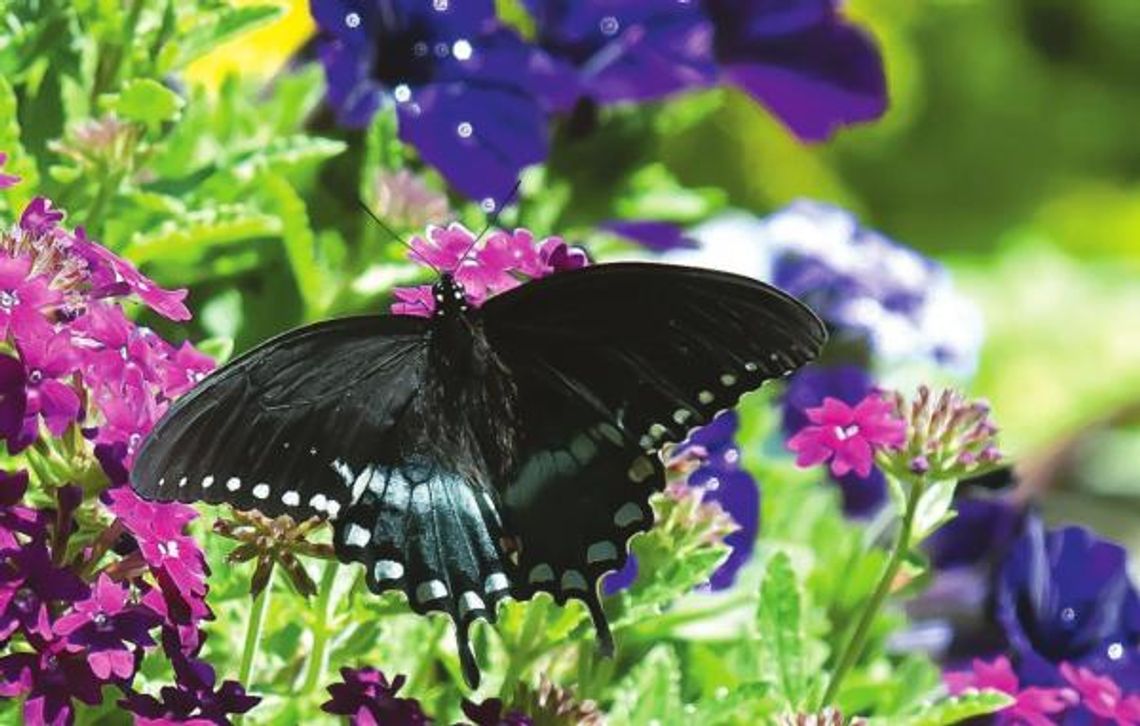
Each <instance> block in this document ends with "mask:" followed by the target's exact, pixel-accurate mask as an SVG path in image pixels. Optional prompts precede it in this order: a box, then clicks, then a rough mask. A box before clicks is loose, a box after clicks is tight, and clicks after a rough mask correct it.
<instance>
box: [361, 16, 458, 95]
mask: <svg viewBox="0 0 1140 726" xmlns="http://www.w3.org/2000/svg"><path fill="white" fill-rule="evenodd" d="M426 20H427V19H426V18H423V17H413V18H401V19H399V20H397V21H396V22H392V23H385V22H384V21H381V27H380V28H379V32H377V33H376V35H375V36H374V37H373V41H374V42H375V56H374V60H373V63H372V70H371V73H370V74H369V75H370V76H371V77H372V78H373V79H375V80H376V81H378V82H379V83H380V84H381V85H382V86H384V87H385V88H389V89H394V88H398V87H400V86H404V87H412V88H414V87H416V86H422V85H424V84H425V83H428V82H430V81H431V80H432V78H433V77H434V76H435V74H436V70H437V64H438V63H439V62H440V61H441V60H443V59H445V58H447V57H448V56H449V55H450V54H451V47H450V46H449V45H448V44H447V43H445V42H439V41H438V40H437V39H436V38H434V37H433V32H432V27H431V25H430V24H429V23H427V22H426ZM408 21H410V22H408ZM401 95H407V94H401Z"/></svg>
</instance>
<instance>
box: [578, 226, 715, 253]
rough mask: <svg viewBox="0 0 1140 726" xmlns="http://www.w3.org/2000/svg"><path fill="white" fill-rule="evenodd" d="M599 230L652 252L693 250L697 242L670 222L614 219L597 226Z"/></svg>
mask: <svg viewBox="0 0 1140 726" xmlns="http://www.w3.org/2000/svg"><path fill="white" fill-rule="evenodd" d="M598 227H599V228H600V229H604V230H606V231H607V232H613V233H614V234H616V235H618V236H619V237H624V238H626V239H628V240H632V241H633V242H637V243H638V244H639V245H641V246H642V247H644V248H645V249H647V250H650V251H652V252H668V251H669V250H679V249H695V248H696V247H697V246H698V244H699V243H698V242H697V241H696V240H695V239H693V238H692V237H689V236H688V235H687V234H686V233H685V230H684V229H683V228H682V227H681V226H680V225H678V224H673V223H672V222H655V221H651V220H644V219H638V220H628V219H615V220H611V221H609V222H603V223H601V224H600V225H598Z"/></svg>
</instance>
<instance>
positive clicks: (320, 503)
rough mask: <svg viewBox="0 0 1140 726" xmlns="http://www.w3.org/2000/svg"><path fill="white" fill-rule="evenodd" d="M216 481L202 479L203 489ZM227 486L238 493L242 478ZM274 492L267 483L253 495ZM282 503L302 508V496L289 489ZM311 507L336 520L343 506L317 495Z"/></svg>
mask: <svg viewBox="0 0 1140 726" xmlns="http://www.w3.org/2000/svg"><path fill="white" fill-rule="evenodd" d="M365 473H368V474H369V475H371V469H366V470H365ZM361 476H362V477H363V476H364V474H362V475H361ZM215 481H216V479H215V478H214V475H213V474H209V475H207V476H205V477H203V478H202V489H203V490H205V489H209V488H211V487H212V486H214V482H215ZM188 482H189V479H188V478H187V477H182V478H181V479H179V480H178V486H179V488H183V487H185V486H186V485H187V483H188ZM165 484H166V478H165V477H164V478H162V479H159V480H158V486H159V487H162V486H163V485H165ZM225 486H226V489H227V490H228V491H231V492H236V491H238V490H239V489H241V478H239V477H236V476H231V477H230V478H229V479H227V480H226V484H225ZM272 492H273V490H272V488H271V487H270V486H269V484H268V483H267V482H260V483H258V484H255V485H254V487H253V489H252V491H251V493H252V494H253V497H254V498H255V499H260V500H262V501H264V500H266V499H268V498H269V495H270V494H272ZM281 503H282V504H284V505H285V506H287V507H299V506H301V494H300V492H298V491H297V490H295V489H289V490H287V491H285V492H284V493H283V494H282V495H281ZM309 506H310V507H312V508H313V509H315V510H317V511H318V512H324V513H325V514H327V515H328V516H329V518H331V519H335V518H336V516H337V515H338V514H339V513H340V506H341V505H340V502H338V501H336V500H335V499H329V498H328V497H326V496H324V495H323V494H316V495H314V496H313V498H312V499H310V500H309Z"/></svg>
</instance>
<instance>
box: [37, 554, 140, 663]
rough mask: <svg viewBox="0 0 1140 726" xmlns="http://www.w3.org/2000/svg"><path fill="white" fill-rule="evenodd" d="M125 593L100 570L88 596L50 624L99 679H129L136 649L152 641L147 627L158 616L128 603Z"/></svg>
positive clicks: (120, 586) (138, 649) (123, 587)
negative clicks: (84, 656)
mask: <svg viewBox="0 0 1140 726" xmlns="http://www.w3.org/2000/svg"><path fill="white" fill-rule="evenodd" d="M129 597H130V594H129V592H128V588H127V587H125V586H124V585H119V584H116V583H115V582H114V581H113V580H111V578H110V577H108V576H107V575H106V574H102V575H100V576H99V579H98V580H97V581H96V582H95V587H94V589H93V590H92V592H91V595H90V597H88V598H87V599H86V600H83V601H81V602H78V603H76V604H75V605H74V606H73V608H72V609H71V611H70V612H68V613H67V614H65V615H63V616H62V617H60V618H59V620H57V621H56V622H55V625H54V626H53V630H54V631H55V634H56V635H58V636H60V637H62V638H64V639H65V640H66V646H65V647H66V648H67V650H69V651H71V652H83V653H86V656H87V663H88V664H89V665H90V666H91V671H92V672H93V673H94V674H95V677H96V678H98V679H99V680H101V681H107V680H111V679H112V678H119V679H124V680H125V679H129V678H130V677H131V676H133V675H134V672H135V655H136V653H137V652H138V651H140V650H141V649H142V648H144V647H147V646H152V645H154V644H155V643H154V639H153V638H151V637H150V634H149V633H148V632H147V631H148V630H150V629H151V628H154V627H157V626H158V625H159V619H158V617H157V616H156V615H155V614H154V613H152V612H151V611H150V610H148V609H146V608H143V607H139V606H136V605H128V604H127V602H128V599H129ZM132 646H133V647H132Z"/></svg>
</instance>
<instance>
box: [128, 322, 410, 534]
mask: <svg viewBox="0 0 1140 726" xmlns="http://www.w3.org/2000/svg"><path fill="white" fill-rule="evenodd" d="M426 330H427V323H426V321H424V320H422V319H419V318H412V317H392V316H361V317H351V318H341V319H337V320H330V321H326V322H323V323H317V324H314V325H309V326H306V327H302V328H298V329H296V330H293V331H290V332H287V333H285V334H283V335H281V336H278V337H277V338H274V339H272V340H270V341H268V342H267V343H264V344H263V345H261V346H259V347H257V348H255V349H254V350H252V351H250V352H249V353H246V354H245V355H243V356H242V357H240V358H238V359H236V360H234V361H232V362H231V363H229V364H228V365H226V366H224V367H223V368H221V369H219V370H218V371H216V372H214V373H213V374H212V375H210V376H209V377H207V378H206V379H205V380H204V381H202V383H200V384H199V385H198V386H197V387H196V388H195V389H194V390H193V391H191V392H190V393H189V394H187V395H186V396H183V397H182V398H181V399H179V400H178V401H177V402H175V404H174V405H173V406H172V407H171V409H170V410H169V411H168V412H167V414H166V415H165V416H164V417H163V418H162V420H161V421H159V423H158V424H157V425H156V426H155V428H154V430H153V431H152V432H151V434H150V435H149V436H148V438H147V440H146V441H145V443H144V444H143V447H142V450H141V451H140V452H139V455H138V458H137V460H136V461H135V465H134V467H133V469H132V472H131V484H132V486H133V487H134V489H135V491H137V492H138V493H139V495H140V496H142V497H144V498H147V499H156V500H160V501H175V500H176V501H182V502H192V501H206V502H210V503H213V504H217V503H223V502H224V503H228V504H232V505H233V506H235V507H237V508H238V509H257V510H258V511H261V512H262V513H264V514H266V515H269V516H279V515H282V514H289V515H292V516H293V517H294V519H297V520H302V519H306V518H308V517H310V516H313V515H319V516H326V517H330V518H335V517H336V515H337V514H338V513H339V512H340V510H342V509H344V508H347V507H349V506H350V505H351V504H352V501H353V496H354V491H353V490H354V487H355V486H357V482H358V476H359V472H363V471H365V470H367V469H369V468H370V467H373V466H375V465H376V464H378V463H382V462H384V461H385V460H387V461H391V462H394V461H396V460H397V459H398V456H399V453H400V452H399V441H398V431H397V426H396V424H397V422H398V421H399V419H400V417H401V416H402V414H403V413H404V411H405V409H406V408H407V407H408V405H409V403H410V402H411V401H412V399H413V397H414V396H416V395H417V393H418V391H419V388H420V385H421V382H422V380H423V376H424V366H425V361H426V347H427V344H426V340H427V334H426ZM356 494H359V493H358V492H357V493H356Z"/></svg>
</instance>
